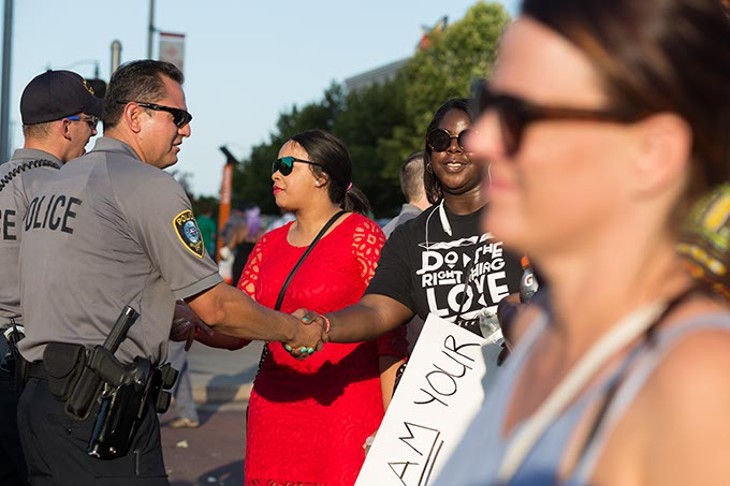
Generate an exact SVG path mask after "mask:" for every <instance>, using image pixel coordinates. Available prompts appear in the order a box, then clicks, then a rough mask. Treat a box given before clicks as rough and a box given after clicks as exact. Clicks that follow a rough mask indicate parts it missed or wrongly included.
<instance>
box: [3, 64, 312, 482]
mask: <svg viewBox="0 0 730 486" xmlns="http://www.w3.org/2000/svg"><path fill="white" fill-rule="evenodd" d="M182 82H183V75H182V73H181V72H180V71H179V70H178V69H177V68H176V67H175V66H173V65H172V64H169V63H166V62H161V61H153V60H139V61H133V62H130V63H127V64H124V65H122V66H120V67H119V69H117V71H115V73H114V75H113V76H112V78H111V81H110V82H109V86H108V89H107V93H106V98H105V100H106V106H105V110H104V115H103V122H104V137H102V138H100V139H99V140H97V142H96V145H95V146H94V149H93V150H91V151H90V152H89V153H88V154H86V155H84V156H83V157H81V158H79V159H78V160H75V161H73V162H72V163H69V164H67V165H65V166H63V167H62V168H61V169H60V170H58V171H56V172H55V173H54V174H53V175H52V176H51V177H49V178H48V179H47V180H46V181H45V182H44V183H43V184H42V185H41V187H40V188H39V190H38V191H36V193H35V194H34V197H33V199H32V200H31V202H30V203H29V209H28V214H27V217H26V219H25V221H24V222H23V230H24V233H23V241H22V245H21V254H20V275H21V287H20V289H21V293H20V295H21V301H22V302H23V310H24V318H25V327H26V337H25V338H24V339H23V340H22V341H21V342H20V343H19V350H20V353H21V354H22V356H23V358H25V359H26V360H27V361H29V362H30V371H29V376H30V378H29V379H28V381H27V383H26V384H25V388H24V390H23V393H22V395H21V397H20V400H19V404H18V425H19V429H20V433H21V440H22V444H23V452H24V453H25V456H26V460H27V461H28V464H29V471H30V480H31V482H34V481H37V482H38V483H39V484H40V483H42V484H54V485H77V484H80V485H81V484H83V485H85V484H104V485H112V484H118V485H124V486H129V485H138V484H139V485H141V484H144V485H152V484H160V485H164V484H168V481H167V477H166V472H165V466H164V463H163V460H162V448H161V444H160V432H159V422H158V419H157V414H156V413H155V411H156V410H159V408H158V407H155V405H159V403H160V402H159V400H156V399H155V398H156V397H154V396H153V395H157V397H159V396H160V394H159V393H152V391H153V389H154V390H157V388H155V387H154V383H153V381H151V380H150V379H149V377H154V376H155V374H154V373H147V372H146V371H145V372H144V373H142V374H140V375H135V379H134V380H132V381H129V382H126V383H124V384H121V383H120V384H119V385H118V384H117V383H118V380H117V379H116V376H117V375H115V374H114V373H106V371H104V370H102V368H101V362H99V363H97V362H96V361H94V360H91V361H89V362H86V364H85V365H83V366H84V367H83V372H82V373H81V375H80V377H78V378H77V376H78V375H77V374H76V371H78V364H77V363H82V362H84V361H85V359H84V356H88V352H92V353H96V354H94V356H102V354H99V353H100V351H99V346H100V345H101V344H102V343H104V342H105V341H106V340H107V338H108V337H109V335H110V334H111V335H113V333H111V330H112V329H113V328H115V327H116V324H115V321H117V322H121V321H118V320H117V318H118V316H119V314H120V311H121V310H122V309H123V308H125V306H130V307H132V308H134V309H135V310H136V311H138V313H139V318H138V319H137V320H136V322H135V323H134V324H133V325H132V326H131V327H130V328H129V331H128V332H127V333H126V337H125V339H124V340H122V341H121V345H120V346H119V347H118V350H117V351H116V353H114V358H115V359H116V360H118V361H119V362H120V363H121V364H122V365H123V366H125V367H128V368H126V369H130V370H141V369H142V365H143V364H144V363H147V364H149V365H150V366H152V367H157V366H160V365H161V364H162V363H164V361H165V358H166V355H167V344H168V342H169V336H170V328H171V324H172V321H173V311H174V308H175V302H176V300H179V299H184V300H185V301H187V302H188V304H189V305H190V308H192V310H193V311H194V312H195V313H196V314H197V315H198V316H199V317H200V318H201V319H202V320H203V321H204V322H206V323H208V324H209V325H211V326H212V327H214V328H215V329H219V330H221V331H223V332H224V333H227V334H231V335H234V336H239V337H244V338H248V339H261V340H267V341H282V342H285V343H286V344H288V345H290V346H292V347H299V348H298V349H300V350H301V349H305V350H307V352H308V353H309V348H316V347H317V346H321V329H320V328H319V326H317V325H309V326H304V325H302V324H301V322H300V321H299V319H297V318H295V317H293V316H290V315H288V314H282V313H278V312H274V311H272V310H270V309H268V308H266V307H264V306H262V305H259V304H257V303H255V302H254V301H253V300H251V299H250V298H249V297H248V296H247V295H246V294H244V293H243V292H241V291H239V290H238V289H235V288H233V287H230V286H228V285H226V284H224V283H223V282H222V279H221V276H220V274H219V273H218V268H217V266H216V264H215V262H214V261H213V260H212V259H211V258H210V256H209V255H208V254H207V253H206V251H205V246H204V245H203V240H202V238H201V236H200V230H199V228H198V226H197V223H196V222H195V217H194V215H193V212H192V209H191V205H190V201H189V199H188V197H187V195H186V194H185V191H184V189H183V188H182V186H180V184H178V183H177V181H175V179H174V178H173V177H172V176H171V175H170V174H168V173H167V172H165V171H163V170H161V169H164V168H165V167H169V166H171V165H173V164H175V163H176V162H177V158H178V153H179V152H180V146H181V144H182V143H183V141H184V140H185V139H186V138H187V137H189V136H190V134H191V127H190V121H191V120H192V116H191V115H190V113H189V112H188V108H187V102H186V99H185V94H184V92H183V89H182ZM59 350H65V351H59ZM69 357H70V358H72V360H71V361H69V359H68V358H69ZM51 358H53V359H51ZM77 358H78V360H77ZM104 359H107V361H106V362H111V361H109V359H108V358H104ZM59 363H63V365H60V364H59ZM115 366H116V365H114V366H111V367H110V368H106V369H107V370H108V369H111V370H116V369H117V368H116V367H115ZM145 366H147V365H145ZM163 368H164V367H163ZM146 369H149V368H146ZM87 370H92V371H93V372H94V373H97V376H98V377H99V378H100V379H102V378H103V380H104V382H105V385H104V387H102V388H101V389H99V393H98V394H97V393H93V392H94V391H96V390H97V389H96V388H95V387H88V388H87V387H85V386H83V387H80V386H79V385H80V384H84V383H88V381H86V380H85V378H84V377H85V375H88V373H86V371H87ZM125 373H126V372H125ZM88 376H91V375H88ZM123 376H126V375H123ZM137 376H139V378H137ZM138 385H139V386H138ZM148 385H150V386H149V387H148ZM121 386H124V387H126V388H124V389H125V390H127V391H129V393H127V394H122V393H117V394H114V393H115V391H117V390H121V388H120V387H121ZM130 387H131V389H130ZM87 389H89V390H91V391H92V393H91V395H92V397H93V400H92V401H91V402H90V403H92V404H93V405H92V406H91V408H90V409H89V414H88V416H87V418H83V414H76V412H75V410H77V407H76V405H77V403H76V401H75V400H74V399H73V398H74V397H76V396H77V394H79V393H80V392H79V390H82V391H84V393H83V394H81V395H80V396H82V397H86V396H88V395H89V394H87V393H86V391H85V390H87ZM64 390H71V393H70V396H71V398H70V399H65V398H63V396H64V395H65V393H64ZM137 390H140V391H141V395H140V394H138V392H137ZM147 390H150V394H147ZM138 398H139V400H138ZM117 399H118V400H119V401H113V400H117ZM143 399H144V400H143ZM148 399H149V400H148ZM109 400H112V401H111V402H110V401H109ZM135 400H138V402H135V403H137V405H136V406H134V407H122V408H115V407H117V403H126V402H130V401H135ZM84 403H85V402H84ZM99 403H101V404H102V405H101V406H100V405H99ZM79 408H81V407H79ZM127 411H130V412H131V413H132V414H133V415H134V420H133V421H132V422H126V423H127V424H130V423H131V424H133V426H132V427H128V428H125V427H122V426H120V427H119V428H118V429H115V428H114V427H113V426H112V427H111V428H104V427H106V426H107V425H108V424H112V425H113V424H114V422H110V421H107V420H106V418H105V417H110V416H115V414H117V413H119V414H122V415H124V416H125V417H128V416H129V414H127ZM71 412H74V414H76V416H77V418H79V420H75V419H74V418H72V417H70V416H69V414H70V413H71ZM107 412H108V413H107ZM97 418H99V422H98V423H99V424H100V425H101V427H102V428H104V430H106V431H107V432H108V434H103V435H101V434H99V433H98V431H99V430H100V428H96V427H95V423H97V422H96V419H97ZM122 425H124V424H122ZM121 429H124V431H123V432H119V431H120V430H121ZM110 443H114V444H121V447H117V446H116V445H115V446H114V448H113V450H112V449H111V448H109V447H106V445H107V444H110ZM100 444H101V445H102V447H98V446H99V445H100Z"/></svg>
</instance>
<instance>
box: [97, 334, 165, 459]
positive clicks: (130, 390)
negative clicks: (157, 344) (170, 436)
mask: <svg viewBox="0 0 730 486" xmlns="http://www.w3.org/2000/svg"><path fill="white" fill-rule="evenodd" d="M95 351H96V353H100V354H97V356H101V358H99V361H98V366H97V367H96V369H95V371H96V372H97V373H98V375H99V376H100V377H101V379H102V380H103V382H104V385H103V390H102V392H101V404H100V406H99V410H98V412H97V414H96V419H95V422H94V429H93V431H92V434H91V438H90V439H89V444H88V446H87V449H86V452H87V454H89V455H90V456H93V457H98V458H100V459H112V458H114V457H118V456H120V455H124V454H126V453H127V451H128V450H129V447H130V445H131V443H132V439H133V438H134V434H135V433H136V431H137V429H138V428H139V424H140V423H141V422H142V419H143V418H144V415H145V413H146V411H147V404H148V403H150V404H151V405H153V406H154V408H155V411H156V412H157V413H163V412H165V411H166V410H167V408H168V407H169V405H170V392H169V391H168V390H169V389H170V388H171V387H172V385H173V384H174V383H175V378H177V371H176V370H175V369H174V368H172V367H171V366H170V365H169V364H166V365H164V366H162V367H157V368H155V367H153V366H152V364H151V363H150V361H149V360H148V359H146V358H141V357H137V358H135V359H134V361H133V363H132V364H130V365H126V366H125V365H122V364H121V363H119V362H118V361H117V360H116V358H114V356H113V355H112V354H111V353H110V352H109V351H108V350H106V349H104V348H102V347H98V348H97V349H96V350H95ZM92 363H94V361H93V360H92ZM92 369H93V368H92Z"/></svg>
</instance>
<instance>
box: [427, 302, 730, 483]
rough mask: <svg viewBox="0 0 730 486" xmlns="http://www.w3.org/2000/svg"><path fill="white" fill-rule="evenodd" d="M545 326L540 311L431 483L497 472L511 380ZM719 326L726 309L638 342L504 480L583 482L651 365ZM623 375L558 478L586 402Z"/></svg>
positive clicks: (727, 318) (729, 326)
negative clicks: (567, 472) (563, 477)
mask: <svg viewBox="0 0 730 486" xmlns="http://www.w3.org/2000/svg"><path fill="white" fill-rule="evenodd" d="M546 326H547V316H546V315H542V316H540V317H539V318H538V319H537V320H536V321H535V322H534V323H533V325H532V326H530V329H529V330H528V331H527V333H526V334H525V336H524V338H523V340H522V342H521V343H520V345H519V346H517V348H516V349H515V352H514V353H513V354H512V356H511V357H510V359H509V360H507V363H506V365H505V367H504V368H502V371H501V373H500V374H498V375H497V377H496V382H495V383H494V386H492V388H491V389H490V393H489V394H488V395H487V397H486V399H485V402H484V404H483V405H482V408H481V410H480V411H479V413H478V414H477V416H476V417H475V418H474V420H473V421H472V423H471V425H470V426H469V429H468V431H467V433H466V434H465V436H464V438H463V440H462V442H461V443H460V444H459V446H458V447H457V449H456V451H455V452H454V454H453V455H452V456H451V458H450V460H449V462H448V463H447V464H446V466H445V467H444V469H443V471H442V472H441V474H440V475H439V477H438V479H437V480H436V482H435V483H434V484H435V485H490V484H497V481H496V478H497V474H498V472H499V468H500V465H501V464H502V460H503V458H504V454H505V452H506V450H507V448H508V446H509V444H510V442H511V441H512V440H513V439H514V437H515V436H516V434H517V432H518V431H519V429H520V427H522V426H523V425H524V424H523V423H518V424H516V425H515V426H514V427H513V428H512V430H510V432H509V433H508V434H507V436H506V437H502V428H503V425H504V422H505V417H506V414H507V409H508V406H509V402H510V398H511V396H512V392H513V387H512V384H513V383H515V382H516V380H517V378H518V377H519V375H520V373H521V371H522V369H523V366H524V365H525V363H526V361H527V358H528V357H529V356H530V354H531V352H532V348H533V347H534V345H535V343H536V342H537V340H538V338H539V336H540V335H541V334H542V332H543V331H544V330H545V328H546ZM710 329H719V330H726V331H728V332H730V313H728V312H724V313H708V314H702V315H698V316H694V317H692V318H689V319H686V320H685V321H683V322H681V323H678V324H677V325H675V326H672V328H671V329H668V330H666V331H663V330H662V331H660V332H658V333H657V334H656V335H655V339H654V341H653V343H652V344H651V345H650V346H645V345H639V346H637V348H636V349H635V350H634V352H633V353H630V354H629V355H628V356H627V358H626V359H625V360H624V362H623V363H622V364H621V365H620V366H618V367H617V368H616V369H615V370H614V371H613V372H611V373H609V374H608V375H607V376H605V377H603V379H601V380H599V381H598V382H597V383H594V384H593V385H592V386H590V387H589V388H588V389H587V390H586V391H585V392H584V393H582V394H581V395H580V396H579V397H578V398H577V399H576V400H575V401H574V402H573V403H572V404H571V405H570V406H568V407H567V408H566V410H564V411H563V412H562V413H561V414H560V415H559V416H558V417H557V418H556V419H555V420H554V421H553V422H552V423H551V425H550V426H549V427H548V428H547V429H546V430H545V432H544V433H543V434H542V436H541V437H540V438H539V439H538V440H537V442H536V443H535V444H534V446H533V447H532V449H531V450H530V452H529V454H528V455H527V456H526V458H525V460H524V461H523V462H522V464H521V465H520V467H519V469H518V470H517V472H516V473H515V475H514V476H513V478H512V480H511V481H510V482H509V484H510V485H511V486H517V485H536V484H540V485H553V484H568V485H571V486H578V485H587V484H589V481H588V480H589V478H590V477H591V474H592V473H593V469H594V467H595V465H596V463H597V462H598V459H599V458H600V455H601V452H602V451H603V449H604V446H605V444H606V441H607V439H608V437H609V435H610V432H611V431H612V430H613V429H614V427H615V426H616V424H617V422H618V421H619V420H620V419H621V417H622V416H623V414H624V413H625V411H626V409H627V408H628V407H629V405H630V404H631V403H632V402H633V400H634V399H635V397H636V395H637V394H638V393H639V392H640V391H641V389H642V387H643V385H644V383H645V382H646V380H647V379H648V377H649V376H650V375H651V373H652V371H654V370H655V369H656V367H657V366H658V365H659V363H661V361H662V360H663V359H664V357H665V356H666V354H667V353H668V352H669V351H670V350H671V349H672V348H673V346H674V345H676V344H677V343H678V342H679V341H680V340H681V339H682V338H683V337H684V336H686V335H687V334H689V333H692V332H697V331H701V330H710ZM619 379H623V382H622V383H621V384H620V386H619V388H618V391H617V392H616V394H615V395H614V397H613V399H612V400H611V402H610V404H609V407H608V409H607V412H606V414H605V415H604V419H603V421H602V422H601V426H600V428H599V430H598V431H597V433H596V435H595V436H594V440H592V441H591V443H590V444H589V446H588V447H587V449H586V450H585V453H584V454H583V456H582V458H581V460H580V461H579V463H578V464H577V466H576V467H575V468H574V470H573V472H572V474H571V476H570V477H569V478H568V479H567V481H565V482H559V481H558V478H557V470H558V467H559V465H560V463H561V461H562V458H563V457H564V455H565V451H566V448H567V446H568V444H569V442H570V439H571V438H572V437H573V435H574V432H575V428H576V425H577V423H578V422H579V421H580V419H581V418H582V417H583V416H584V413H585V411H586V408H587V407H588V406H589V405H591V404H594V403H596V400H597V399H599V398H600V397H603V396H604V395H605V393H606V391H607V390H608V389H609V387H611V385H612V384H613V383H614V382H616V380H619Z"/></svg>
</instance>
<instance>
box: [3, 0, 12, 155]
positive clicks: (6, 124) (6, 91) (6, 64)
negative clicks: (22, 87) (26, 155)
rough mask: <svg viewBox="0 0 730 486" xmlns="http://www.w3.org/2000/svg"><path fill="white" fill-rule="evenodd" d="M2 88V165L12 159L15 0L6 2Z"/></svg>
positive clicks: (6, 0)
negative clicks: (12, 74) (11, 89)
mask: <svg viewBox="0 0 730 486" xmlns="http://www.w3.org/2000/svg"><path fill="white" fill-rule="evenodd" d="M3 18H4V19H5V22H4V25H3V60H2V70H3V74H2V80H1V81H0V83H1V84H2V88H0V163H3V162H5V161H6V160H8V159H9V158H10V147H9V143H8V141H9V135H10V108H9V105H10V103H9V100H10V64H11V62H10V61H11V54H12V52H13V0H5V15H4V17H3Z"/></svg>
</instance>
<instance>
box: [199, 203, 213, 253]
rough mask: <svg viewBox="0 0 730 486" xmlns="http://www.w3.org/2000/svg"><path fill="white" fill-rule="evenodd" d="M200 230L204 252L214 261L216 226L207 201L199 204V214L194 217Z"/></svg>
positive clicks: (211, 208) (210, 204)
mask: <svg viewBox="0 0 730 486" xmlns="http://www.w3.org/2000/svg"><path fill="white" fill-rule="evenodd" d="M195 220H196V221H197V223H198V227H199V228H200V235H201V236H202V238H203V243H204V244H205V251H206V253H208V255H210V257H211V258H213V259H214V260H215V259H216V258H215V256H216V245H217V243H218V225H217V224H216V222H215V220H214V219H213V203H212V202H210V201H208V200H203V201H201V202H200V214H197V215H196V216H195Z"/></svg>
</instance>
